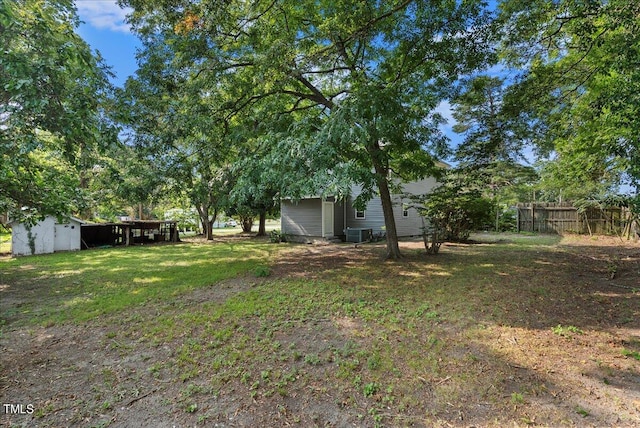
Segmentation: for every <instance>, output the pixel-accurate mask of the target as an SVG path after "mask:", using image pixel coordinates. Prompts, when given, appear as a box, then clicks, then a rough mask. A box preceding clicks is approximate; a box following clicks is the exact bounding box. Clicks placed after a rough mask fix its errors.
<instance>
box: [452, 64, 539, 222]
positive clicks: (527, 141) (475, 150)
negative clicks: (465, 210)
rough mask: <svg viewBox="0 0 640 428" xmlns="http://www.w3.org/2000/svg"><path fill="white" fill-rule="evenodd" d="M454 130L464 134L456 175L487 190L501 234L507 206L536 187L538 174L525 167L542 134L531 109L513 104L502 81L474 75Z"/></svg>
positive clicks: (460, 99) (457, 105) (459, 100)
mask: <svg viewBox="0 0 640 428" xmlns="http://www.w3.org/2000/svg"><path fill="white" fill-rule="evenodd" d="M452 104H453V117H454V119H456V124H455V125H454V127H453V130H454V131H455V132H457V133H460V134H462V135H463V136H464V139H463V141H462V142H461V144H460V145H459V146H458V147H457V148H456V151H455V158H456V160H457V161H458V162H459V165H458V172H457V174H463V175H466V176H468V177H469V179H470V180H473V181H475V182H476V183H477V184H480V185H481V188H483V189H484V192H483V194H484V196H485V197H489V198H490V199H491V200H492V202H493V204H494V210H495V228H496V230H499V228H500V227H499V223H500V216H501V214H502V213H503V208H502V206H503V205H507V206H508V204H513V203H515V202H519V201H517V200H513V199H512V198H513V196H514V195H515V194H517V193H514V192H513V190H515V188H516V187H521V186H523V185H526V184H527V182H528V184H529V185H533V184H534V183H535V181H536V173H535V171H534V169H533V168H532V167H531V166H527V165H524V162H526V159H525V157H524V152H525V150H527V149H530V148H531V147H532V143H533V141H535V136H536V135H537V134H538V133H539V132H538V131H537V129H536V125H537V123H536V121H531V120H529V116H528V115H527V113H526V109H523V108H521V107H520V106H519V104H518V103H514V102H513V100H512V98H511V97H510V96H509V93H508V88H507V86H506V85H505V82H504V80H503V79H502V78H499V77H491V76H485V75H480V76H475V77H473V78H470V79H468V80H465V81H464V82H463V85H462V86H461V90H460V93H458V94H457V95H456V96H455V97H454V98H453V99H452Z"/></svg>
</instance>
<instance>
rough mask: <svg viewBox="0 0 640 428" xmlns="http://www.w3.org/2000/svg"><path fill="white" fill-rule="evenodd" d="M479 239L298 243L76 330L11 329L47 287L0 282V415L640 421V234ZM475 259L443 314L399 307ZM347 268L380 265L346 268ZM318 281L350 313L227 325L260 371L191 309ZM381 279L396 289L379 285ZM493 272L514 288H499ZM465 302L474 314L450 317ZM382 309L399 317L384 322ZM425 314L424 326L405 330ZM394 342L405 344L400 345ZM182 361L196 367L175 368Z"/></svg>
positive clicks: (47, 421) (411, 422)
mask: <svg viewBox="0 0 640 428" xmlns="http://www.w3.org/2000/svg"><path fill="white" fill-rule="evenodd" d="M225 239H242V238H225ZM500 239H504V240H505V241H507V240H509V239H510V238H509V237H504V238H500ZM203 245H207V244H206V243H203ZM483 245H492V246H493V245H505V242H504V241H503V242H502V243H500V244H483V243H480V244H474V245H467V244H448V245H447V244H445V245H444V246H443V248H442V250H441V254H440V255H438V256H426V255H423V254H421V253H420V251H421V249H423V247H422V243H421V242H418V241H417V242H404V243H402V246H401V247H402V251H403V252H404V254H405V255H406V257H405V260H403V261H400V262H388V261H384V260H383V259H382V256H383V255H384V244H371V245H364V246H359V247H355V246H353V245H326V246H315V245H314V246H309V245H299V246H294V247H292V248H291V249H289V250H287V251H285V252H283V253H282V255H281V256H280V257H279V258H278V259H277V260H275V261H274V263H273V265H272V267H271V275H270V276H269V277H267V278H255V277H254V276H253V275H247V276H243V277H239V278H235V279H232V280H227V281H223V282H220V283H217V284H213V285H211V286H209V287H205V288H201V289H198V290H195V291H193V292H190V293H188V294H185V295H184V296H179V297H177V298H176V299H175V301H173V302H170V303H164V304H153V303H149V304H146V305H144V306H141V307H136V308H134V309H132V310H131V311H127V313H123V314H118V315H117V316H110V317H103V318H100V319H97V320H94V321H91V322H88V323H85V324H82V325H59V326H52V327H48V328H46V327H38V326H26V327H14V326H13V325H12V322H13V321H14V320H18V319H20V317H23V316H24V315H21V314H20V312H19V310H16V308H18V309H19V307H20V302H21V299H24V298H27V297H28V298H30V299H31V298H34V296H35V295H37V291H38V290H37V287H36V288H29V287H28V286H26V288H24V289H23V292H24V293H27V295H26V296H27V297H25V296H24V295H23V296H20V295H13V294H12V295H6V294H3V295H2V301H1V302H0V306H1V308H2V310H3V311H5V310H10V311H11V313H12V315H11V319H10V320H9V323H8V324H7V325H6V326H5V327H4V328H3V330H2V336H1V338H0V347H1V349H2V354H1V356H0V364H1V365H2V367H1V369H2V370H1V372H0V373H1V374H0V402H1V403H2V404H5V403H6V404H11V405H14V407H11V409H10V410H11V411H6V410H5V411H3V412H2V413H0V423H1V424H2V425H3V426H111V427H130V426H148V427H173V426H176V427H186V426H229V427H231V426H234V427H240V426H288V425H294V426H340V427H341V426H376V425H385V426H461V427H462V426H501V425H503V424H505V423H508V424H509V425H515V426H535V425H543V426H549V425H554V426H555V425H562V424H565V425H574V426H620V427H625V426H628V427H632V426H640V387H639V385H640V361H638V358H635V357H634V356H635V355H638V356H640V354H639V353H640V319H639V316H640V297H639V296H640V295H639V294H638V292H637V291H636V290H637V289H638V288H640V280H639V278H640V247H638V246H637V245H636V244H632V243H628V242H620V241H619V240H617V238H606V239H605V238H601V237H599V238H597V239H593V238H590V237H571V238H569V239H565V240H563V241H562V242H561V243H560V244H559V245H553V246H548V247H544V246H537V247H535V250H533V251H530V250H526V251H525V250H523V249H521V248H518V247H515V246H514V247H509V246H505V250H504V251H503V252H483V247H482V246H483ZM507 259H508V260H509V264H508V265H507V264H506V262H505V260H507ZM425 266H429V268H428V269H426V268H425ZM363 267H364V268H367V267H368V268H370V269H363ZM466 268H469V269H471V268H473V269H475V272H476V273H474V275H473V283H469V284H459V283H456V285H455V286H456V287H466V288H465V294H464V295H465V296H468V301H459V302H452V303H450V306H447V307H446V310H445V309H444V308H443V307H442V306H438V305H443V303H437V302H435V301H429V302H425V304H423V305H422V306H420V305H416V307H417V308H418V309H417V310H418V311H420V314H419V316H420V318H416V315H415V314H414V313H411V314H407V313H405V312H402V311H401V310H400V309H398V310H397V313H396V312H393V311H394V310H395V309H394V308H396V307H398V308H399V307H400V306H402V302H403V301H404V302H414V301H416V300H418V299H420V296H421V293H423V292H424V290H429V291H430V292H431V287H440V288H441V289H442V291H441V293H442V294H444V295H446V294H447V293H454V289H453V287H454V285H448V284H449V282H447V281H450V282H451V283H452V284H453V282H452V280H448V279H447V278H453V277H455V275H456V274H457V272H459V270H461V269H466ZM351 271H353V272H358V275H362V272H363V271H364V272H368V273H367V275H369V276H370V277H368V278H361V277H358V278H355V279H350V275H349V274H347V273H348V272H351ZM345 272H346V273H345ZM326 278H330V279H331V281H336V282H338V283H339V284H341V286H342V287H352V288H353V296H352V297H349V299H351V300H347V301H345V302H344V304H343V307H344V308H346V309H345V310H343V311H342V312H340V313H336V314H323V315H316V314H313V312H311V313H309V314H307V315H306V316H305V317H304V318H300V317H291V319H287V318H286V317H284V320H283V319H278V320H277V322H275V321H273V319H274V318H273V317H268V316H267V317H265V316H264V315H260V314H249V315H248V316H246V317H245V319H243V320H241V321H234V322H233V323H231V324H229V325H227V324H225V320H224V319H220V320H219V321H218V322H219V324H220V325H219V326H218V327H225V328H226V327H228V328H229V329H230V331H231V333H230V334H232V335H233V336H231V337H232V338H233V340H234V341H237V342H238V344H237V346H236V345H234V346H229V347H227V348H224V349H225V350H227V351H228V350H232V351H233V352H236V351H237V352H238V355H237V356H236V357H235V358H237V360H236V361H247V359H251V361H252V367H251V373H250V374H251V376H249V373H243V370H244V371H248V369H247V367H245V366H243V365H242V364H236V365H232V364H228V365H225V364H227V363H221V364H220V365H215V362H216V361H217V358H219V357H226V358H227V360H229V359H230V358H231V356H230V355H224V356H220V355H218V354H216V350H217V349H223V348H221V347H220V345H219V344H217V342H214V340H213V339H210V341H209V342H206V343H204V344H202V343H200V342H198V341H197V340H196V339H198V338H201V337H203V336H206V334H205V333H203V330H206V328H208V327H207V326H206V325H190V324H189V321H188V320H189V319H190V318H189V314H190V313H196V312H199V311H200V312H202V311H204V312H206V311H207V310H208V308H211V310H214V308H215V305H216V304H221V303H223V302H225V301H228V300H229V299H232V298H234V297H237V296H243V295H247V296H248V294H247V293H249V292H251V291H254V292H256V293H257V294H259V293H260V292H261V291H264V288H266V287H275V284H276V283H278V282H283V281H287V280H290V279H291V280H296V281H302V282H305V281H318V280H321V279H326ZM436 279H438V281H439V282H437V281H436ZM365 280H367V281H368V280H370V281H371V283H374V284H377V287H378V288H374V287H370V288H369V287H368V284H367V281H365ZM385 280H388V282H389V283H390V284H391V285H390V286H389V287H387V288H384V287H382V286H380V284H383V285H384V284H385ZM499 281H503V282H504V284H513V285H514V286H513V287H512V288H510V287H507V286H501V287H500V288H499V290H497V291H496V292H497V293H499V295H495V294H492V292H493V290H494V289H496V288H497V287H498V285H497V283H498V282H499ZM397 284H402V286H403V287H405V288H404V289H402V292H398V288H397ZM394 287H395V288H394ZM447 287H450V288H447ZM14 289H15V287H14ZM283 290H285V292H286V288H283ZM362 290H364V291H362ZM480 291H481V292H482V293H480ZM0 292H1V290H0ZM437 293H438V291H437V290H436V291H434V294H433V295H437ZM29 296H30V297H29ZM498 296H499V297H498ZM254 297H255V296H254ZM248 298H249V297H248ZM402 299H404V300H402ZM481 299H486V300H487V302H484V301H482V300H481ZM442 301H443V302H444V301H445V300H444V299H443V300H442ZM311 303H313V302H311ZM318 303H320V302H318ZM469 305H471V306H473V308H474V310H473V311H471V312H463V311H462V309H460V315H455V316H454V315H453V314H454V313H455V311H456V310H457V309H458V308H467V307H468V306H469ZM349 308H354V309H353V311H350V309H349ZM362 308H364V309H362ZM370 308H374V309H377V310H378V312H371V313H369V312H367V310H369V309H370ZM360 309H362V310H360ZM358 310H360V312H358ZM388 312H390V315H387V313H388ZM414 312H415V311H414ZM363 314H364V315H363ZM380 314H382V315H380ZM469 314H472V315H469ZM409 315H411V316H409ZM379 316H383V317H387V318H388V319H389V320H390V321H387V323H386V324H384V325H383V324H380V323H378V322H376V317H379ZM159 317H161V318H162V319H163V320H166V322H167V323H169V322H172V323H174V324H172V326H173V327H167V328H168V329H169V328H171V329H172V331H176V332H178V333H177V334H175V335H163V333H161V332H154V331H150V330H147V327H146V326H150V325H153V326H156V327H155V328H158V322H157V319H158V318H159ZM3 319H5V320H7V319H8V318H5V317H4V316H3ZM416 319H418V320H422V322H424V323H425V326H426V325H429V326H430V327H429V329H428V330H427V328H426V327H425V331H421V329H420V328H419V327H418V328H415V327H411V326H409V324H408V323H414V322H416V321H415V320H416ZM185 320H186V321H185ZM427 322H428V323H429V324H427ZM167 325H169V324H167ZM175 325H178V326H179V328H176V327H175ZM160 326H161V325H160ZM218 330H221V328H219V329H218ZM212 331H213V330H212ZM154 336H159V337H160V336H161V337H162V340H158V341H156V340H154ZM243 338H250V339H251V340H254V341H255V340H257V341H262V340H263V341H264V345H260V346H264V349H263V351H262V352H263V353H262V354H259V355H253V356H251V355H246V354H247V353H249V352H255V349H261V348H256V347H246V348H243V347H241V346H240V343H241V341H242V340H243ZM220 340H221V341H224V340H230V339H220ZM403 343H410V346H407V347H403ZM276 345H277V346H276ZM202 346H204V348H203V349H202V350H199V351H198V352H200V354H198V355H202V360H198V361H193V362H191V361H188V358H189V356H188V355H184V350H185V349H200V348H199V347H202ZM207 346H208V348H207ZM396 349H408V350H409V352H411V353H412V354H411V355H395V353H394V350H396ZM359 350H360V351H359ZM362 350H367V353H366V354H365V353H363V352H362ZM623 351H624V352H626V353H627V354H626V355H625V354H624V353H623ZM181 364H185V367H189V368H193V370H194V371H189V370H187V369H185V368H182V367H181V370H176V367H178V366H180V365H181ZM387 364H388V365H389V366H388V367H387ZM351 367H357V369H354V370H352V371H351V372H349V371H348V369H350V368H351ZM367 370H370V371H371V372H372V373H383V374H382V375H381V378H382V379H384V378H385V377H387V378H389V380H390V382H389V385H394V389H393V390H391V388H390V386H389V387H384V388H383V387H379V386H378V385H379V384H380V385H381V384H382V383H383V382H382V381H380V380H375V379H373V378H371V379H368V378H366V377H365V375H366V374H367V373H368V372H367ZM185 373H187V374H188V375H185ZM342 373H344V377H343V375H342ZM354 373H356V374H358V376H360V374H361V375H362V376H363V378H362V379H358V378H357V377H358V376H353V374H354ZM349 376H350V377H349ZM213 378H215V379H216V382H217V383H214V382H213V381H212V379H213ZM220 379H222V383H220ZM376 379H377V378H376ZM391 379H393V382H391ZM374 380H375V382H374ZM220 384H222V385H223V386H222V387H219V385H220ZM258 384H259V386H256V385H258ZM279 387H282V388H283V389H282V390H280V389H278V388H279ZM267 388H272V390H267ZM363 391H364V392H363ZM28 405H31V406H33V407H27V406H28ZM17 406H21V407H17ZM31 409H33V411H31ZM0 410H3V409H0Z"/></svg>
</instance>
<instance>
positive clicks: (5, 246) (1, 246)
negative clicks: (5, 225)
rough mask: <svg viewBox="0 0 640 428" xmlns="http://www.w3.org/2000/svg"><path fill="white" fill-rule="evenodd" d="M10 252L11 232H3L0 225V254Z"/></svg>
mask: <svg viewBox="0 0 640 428" xmlns="http://www.w3.org/2000/svg"><path fill="white" fill-rule="evenodd" d="M10 252H11V233H8V232H5V231H3V230H2V228H1V227H0V254H7V253H10Z"/></svg>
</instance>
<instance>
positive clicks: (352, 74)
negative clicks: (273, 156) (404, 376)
mask: <svg viewBox="0 0 640 428" xmlns="http://www.w3.org/2000/svg"><path fill="white" fill-rule="evenodd" d="M121 3H122V4H126V5H128V6H131V7H132V8H133V9H134V13H133V15H132V18H131V20H132V24H133V26H134V28H135V29H136V31H138V33H139V34H140V35H141V36H142V37H143V38H151V37H153V36H154V35H156V34H159V33H164V34H168V32H170V31H172V32H173V34H174V35H175V37H173V41H172V45H171V49H172V50H173V55H174V57H173V60H172V61H173V66H174V69H176V70H177V69H180V70H181V73H180V74H179V76H188V79H190V80H192V81H199V82H202V83H201V86H200V87H201V88H202V89H203V90H205V91H206V92H207V94H215V96H216V97H217V100H218V101H217V102H218V106H219V112H218V113H219V115H221V116H223V117H227V118H230V117H233V116H235V115H236V114H238V113H239V112H241V111H245V110H250V109H253V108H256V107H258V106H259V105H260V104H261V103H262V102H264V101H265V100H268V99H272V98H274V97H275V98H278V99H281V100H283V102H284V104H285V107H284V110H283V111H281V113H282V114H291V113H295V112H299V111H308V112H309V115H310V116H311V123H313V126H311V127H309V126H303V127H300V126H294V127H292V128H290V129H289V130H288V137H289V138H291V137H293V138H294V139H297V140H298V142H296V144H298V143H299V140H306V141H309V142H310V144H312V145H313V144H315V145H316V146H317V145H325V146H329V147H330V148H331V149H332V150H333V154H334V156H331V159H332V160H333V162H332V163H331V164H330V165H323V168H324V169H335V170H338V169H342V170H343V171H348V174H351V177H352V179H353V181H356V182H360V183H361V184H362V185H363V188H364V189H365V192H364V195H365V196H369V197H370V196H371V195H373V192H374V190H373V189H375V192H377V193H379V195H380V197H381V200H382V205H383V211H384V214H385V225H386V230H387V249H388V254H389V256H390V257H399V256H400V253H399V250H398V245H397V236H396V229H395V220H394V218H393V211H392V205H391V198H390V190H389V174H390V172H391V171H392V170H396V169H397V171H398V172H399V173H400V174H407V175H413V176H416V177H417V176H425V175H426V174H428V173H430V171H431V170H432V169H433V165H434V162H433V157H434V156H435V155H437V154H438V151H437V150H436V149H439V148H441V146H440V145H439V143H440V142H442V138H441V136H440V135H439V131H438V128H437V125H438V123H439V117H438V115H436V114H434V109H435V108H436V106H437V105H438V104H439V103H440V101H441V100H442V99H443V98H444V97H446V96H447V94H448V90H449V88H450V87H451V83H452V82H453V81H455V79H457V77H458V75H460V74H462V73H466V72H469V71H472V70H474V69H476V68H478V67H481V66H483V65H484V64H485V60H486V53H487V52H488V48H489V43H488V36H489V35H490V34H489V33H488V32H487V28H488V26H487V24H488V22H489V16H488V13H487V11H486V9H485V7H484V6H485V5H484V3H483V2H481V1H465V2H452V1H447V0H443V1H436V2H434V1H420V0H413V1H411V0H403V1H381V2H353V1H300V2H285V1H256V2H244V1H228V2H224V3H220V2H217V1H180V2H171V3H167V2H163V3H158V2H152V1H147V0H124V1H122V2H121ZM176 77H177V76H176ZM218 117H220V116H218ZM310 131H311V132H310ZM314 140H315V141H316V142H314ZM312 172H316V171H312ZM318 172H319V171H318ZM319 173H320V174H322V173H321V172H319ZM323 187H325V188H328V186H323Z"/></svg>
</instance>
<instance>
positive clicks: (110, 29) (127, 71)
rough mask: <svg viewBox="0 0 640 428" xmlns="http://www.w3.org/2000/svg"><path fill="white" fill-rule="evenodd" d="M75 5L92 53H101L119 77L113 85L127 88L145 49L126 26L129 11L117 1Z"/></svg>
mask: <svg viewBox="0 0 640 428" xmlns="http://www.w3.org/2000/svg"><path fill="white" fill-rule="evenodd" d="M75 4H76V7H77V8H78V16H79V17H80V20H81V21H82V22H83V23H82V24H81V25H80V27H79V28H78V34H79V35H80V37H82V38H83V39H84V40H85V41H86V42H87V43H88V44H89V46H91V48H92V49H94V50H97V51H99V52H100V54H101V55H102V57H103V58H104V60H105V63H106V64H107V65H108V66H110V67H111V71H112V72H113V73H115V74H116V77H115V78H114V79H112V83H113V84H115V85H116V86H120V87H122V86H124V82H125V81H126V80H127V78H128V77H129V76H131V75H133V74H134V73H135V71H136V69H137V68H138V66H137V63H136V49H138V48H140V47H141V44H140V41H139V40H138V38H137V37H136V36H134V35H133V34H132V33H131V31H130V29H129V25H127V24H126V22H125V17H126V15H127V13H128V10H123V9H121V8H120V7H119V6H118V5H117V4H116V1H115V0H75Z"/></svg>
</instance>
